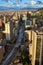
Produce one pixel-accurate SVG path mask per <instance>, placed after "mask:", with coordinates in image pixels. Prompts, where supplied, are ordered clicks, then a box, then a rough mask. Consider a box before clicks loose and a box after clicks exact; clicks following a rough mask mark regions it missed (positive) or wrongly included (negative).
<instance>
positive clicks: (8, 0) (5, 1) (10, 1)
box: [0, 0, 43, 7]
mask: <svg viewBox="0 0 43 65" xmlns="http://www.w3.org/2000/svg"><path fill="white" fill-rule="evenodd" d="M37 1H41V2H42V3H43V0H0V6H6V7H14V6H15V5H17V4H18V2H19V3H21V4H24V3H30V2H31V3H30V4H29V5H36V2H37ZM42 3H41V6H43V4H42ZM37 5H38V6H39V5H40V4H37Z"/></svg>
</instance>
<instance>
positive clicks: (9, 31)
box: [5, 22, 13, 40]
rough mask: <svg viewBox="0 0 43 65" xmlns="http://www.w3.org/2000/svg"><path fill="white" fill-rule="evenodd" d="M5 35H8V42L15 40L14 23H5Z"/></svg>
mask: <svg viewBox="0 0 43 65" xmlns="http://www.w3.org/2000/svg"><path fill="white" fill-rule="evenodd" d="M5 33H6V40H12V39H13V23H12V22H7V23H5Z"/></svg>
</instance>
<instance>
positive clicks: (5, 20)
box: [4, 16, 7, 24]
mask: <svg viewBox="0 0 43 65" xmlns="http://www.w3.org/2000/svg"><path fill="white" fill-rule="evenodd" d="M6 22H7V19H6V16H4V24H5V23H6Z"/></svg>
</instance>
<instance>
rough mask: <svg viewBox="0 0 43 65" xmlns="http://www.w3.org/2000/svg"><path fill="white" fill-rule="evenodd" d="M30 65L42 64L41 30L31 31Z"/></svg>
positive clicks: (42, 38) (42, 32) (42, 42)
mask: <svg viewBox="0 0 43 65" xmlns="http://www.w3.org/2000/svg"><path fill="white" fill-rule="evenodd" d="M32 65H43V31H32Z"/></svg>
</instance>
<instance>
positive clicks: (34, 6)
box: [0, 1, 43, 10]
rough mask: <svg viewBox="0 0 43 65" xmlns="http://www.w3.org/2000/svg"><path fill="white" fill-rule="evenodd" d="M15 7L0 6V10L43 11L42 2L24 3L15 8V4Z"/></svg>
mask: <svg viewBox="0 0 43 65" xmlns="http://www.w3.org/2000/svg"><path fill="white" fill-rule="evenodd" d="M14 5H15V6H13V7H11V6H10V7H6V6H0V10H39V9H40V10H41V9H43V2H42V1H30V2H26V3H24V6H25V5H26V6H25V7H24V6H21V5H20V4H19V6H17V3H16V4H14Z"/></svg>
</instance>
